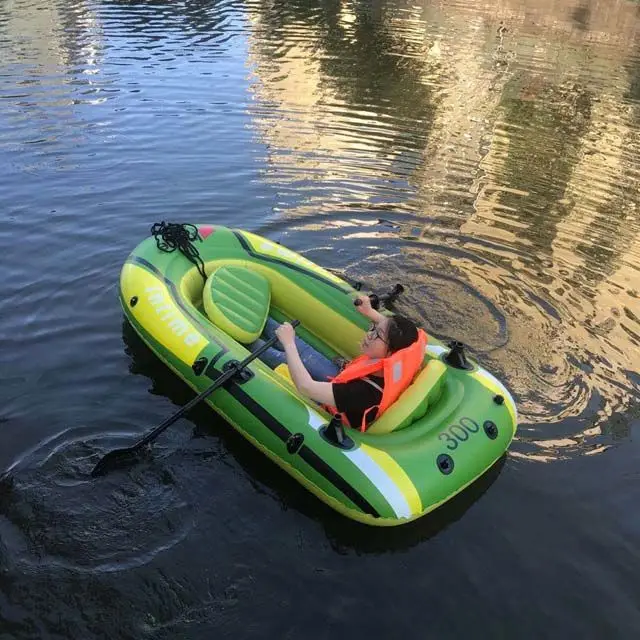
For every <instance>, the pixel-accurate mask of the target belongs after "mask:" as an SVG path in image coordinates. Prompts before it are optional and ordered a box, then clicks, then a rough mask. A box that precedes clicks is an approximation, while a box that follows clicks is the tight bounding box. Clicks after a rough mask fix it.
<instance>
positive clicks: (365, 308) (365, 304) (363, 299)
mask: <svg viewBox="0 0 640 640" xmlns="http://www.w3.org/2000/svg"><path fill="white" fill-rule="evenodd" d="M356 300H359V301H360V304H358V305H357V306H356V309H357V310H358V311H359V312H360V313H361V314H362V315H363V316H368V315H369V314H370V313H371V311H373V307H372V306H371V300H370V299H369V296H358V297H357V298H356Z"/></svg>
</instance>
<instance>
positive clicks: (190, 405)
mask: <svg viewBox="0 0 640 640" xmlns="http://www.w3.org/2000/svg"><path fill="white" fill-rule="evenodd" d="M299 324H300V320H292V321H291V326H292V327H293V328H294V329H295V328H296V327H297V326H298V325H299ZM276 342H278V336H273V338H271V339H269V340H267V341H266V342H265V343H264V344H263V345H262V346H261V347H259V348H258V349H256V350H255V351H253V352H252V353H250V354H249V355H248V356H247V357H246V358H245V359H244V360H243V361H242V362H238V363H237V364H234V365H233V366H231V367H229V369H228V370H227V371H225V372H224V373H223V374H222V375H221V376H220V377H219V378H218V379H217V380H216V381H215V382H214V383H213V384H212V385H211V386H210V387H208V388H207V389H205V390H204V391H203V392H202V393H200V394H198V395H197V396H196V397H195V398H193V399H191V400H189V402H187V404H185V405H184V407H182V408H181V409H180V410H179V411H177V412H176V413H174V414H173V415H172V416H170V417H168V418H167V419H166V420H165V421H164V422H163V423H162V424H159V425H158V426H157V427H156V428H155V429H153V431H150V432H149V433H148V434H147V435H146V436H145V437H144V438H142V439H141V440H140V441H139V442H137V443H136V444H135V445H134V446H133V447H132V448H133V449H140V448H142V447H144V446H145V445H146V444H148V443H149V442H151V441H152V440H154V439H155V438H157V437H158V436H159V435H160V434H161V433H162V432H163V431H164V430H165V429H166V428H168V427H170V426H171V425H172V424H173V423H174V422H175V421H176V420H179V419H180V418H182V416H183V415H184V414H185V413H187V411H189V410H190V409H192V408H193V407H195V406H196V405H197V404H198V402H200V401H201V400H204V399H205V398H206V397H207V396H208V395H209V394H211V393H213V392H214V391H215V390H216V389H219V388H220V387H221V386H222V385H224V384H225V383H226V382H228V381H229V380H230V379H231V378H233V376H235V375H236V374H237V373H238V371H241V370H242V369H244V368H245V367H246V366H247V365H248V364H251V363H252V362H253V361H254V360H255V359H256V358H259V357H260V356H261V355H262V354H263V353H264V352H265V351H266V350H267V349H269V348H270V347H272V346H273V345H274V344H275V343H276Z"/></svg>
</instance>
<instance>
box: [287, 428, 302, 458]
mask: <svg viewBox="0 0 640 640" xmlns="http://www.w3.org/2000/svg"><path fill="white" fill-rule="evenodd" d="M303 443H304V436H303V435H302V434H301V433H293V434H291V435H290V436H289V437H288V438H287V451H288V452H289V453H290V454H291V455H293V454H294V453H298V451H300V447H301V446H302V444H303Z"/></svg>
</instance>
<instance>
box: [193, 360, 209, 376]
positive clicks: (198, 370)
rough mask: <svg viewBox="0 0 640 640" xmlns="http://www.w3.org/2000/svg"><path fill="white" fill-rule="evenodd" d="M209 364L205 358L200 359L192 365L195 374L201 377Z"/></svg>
mask: <svg viewBox="0 0 640 640" xmlns="http://www.w3.org/2000/svg"><path fill="white" fill-rule="evenodd" d="M208 364H209V361H208V360H207V359H206V358H205V357H204V356H203V357H202V358H198V359H197V360H196V361H195V362H194V363H193V364H192V365H191V368H192V369H193V373H195V374H196V375H197V376H199V375H201V374H202V372H203V371H204V370H205V367H206V366H207V365H208Z"/></svg>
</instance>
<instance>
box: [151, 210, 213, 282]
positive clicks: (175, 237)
mask: <svg viewBox="0 0 640 640" xmlns="http://www.w3.org/2000/svg"><path fill="white" fill-rule="evenodd" d="M151 235H152V236H153V237H154V238H155V239H156V245H157V247H158V249H160V251H164V252H165V253H171V252H173V251H175V250H176V249H178V251H180V253H181V254H182V255H183V256H184V257H185V258H187V259H188V260H189V261H190V262H193V264H195V265H196V267H197V268H198V271H199V272H200V275H201V276H202V277H203V278H204V280H205V281H206V279H207V274H206V272H205V270H204V261H203V260H202V258H201V257H200V252H199V251H198V249H197V247H195V245H194V244H193V242H194V240H198V239H199V238H200V235H199V233H198V227H196V226H195V225H193V224H178V223H175V222H165V221H164V220H163V221H162V222H156V223H155V224H154V225H153V226H152V227H151Z"/></svg>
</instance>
